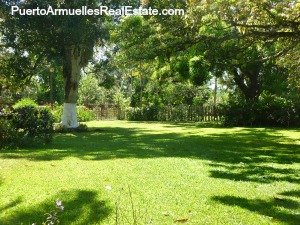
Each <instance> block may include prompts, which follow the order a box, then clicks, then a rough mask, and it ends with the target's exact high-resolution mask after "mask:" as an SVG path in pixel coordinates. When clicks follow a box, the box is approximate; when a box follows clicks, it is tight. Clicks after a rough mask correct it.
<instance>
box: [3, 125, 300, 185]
mask: <svg viewBox="0 0 300 225" xmlns="http://www.w3.org/2000/svg"><path fill="white" fill-rule="evenodd" d="M147 125H149V126H151V123H149V124H148V123H147V124H146V125H145V126H144V127H141V128H140V127H137V128H132V127H131V128H124V127H114V128H112V127H102V128H101V129H102V130H101V132H98V131H91V132H87V133H73V134H58V135H56V137H55V140H54V143H53V144H52V145H51V146H41V147H40V148H36V149H35V148H33V149H19V150H5V151H3V153H2V154H0V159H1V158H4V159H7V158H8V159H28V160H33V161H51V160H63V159H64V158H66V157H77V158H79V159H81V160H110V159H123V158H142V159H143V158H164V157H168V158H170V157H177V158H192V159H199V160H206V161H207V162H209V165H210V166H211V171H210V172H211V176H212V177H215V178H221V179H229V180H243V181H253V182H259V183H270V182H273V181H288V182H294V183H298V182H299V181H300V177H299V175H297V174H299V173H297V171H296V169H291V168H289V167H288V166H290V165H292V164H296V163H299V162H300V157H299V152H300V146H299V145H298V144H296V143H295V144H293V143H294V142H293V141H292V140H289V139H288V138H286V137H282V136H280V130H279V129H274V130H273V129H255V128H253V129H249V128H240V129H230V133H226V132H228V130H227V129H226V130H225V131H226V132H224V130H222V129H221V128H219V129H221V130H219V129H218V128H214V129H216V132H215V133H212V132H208V133H205V129H204V130H201V129H198V128H197V127H196V126H197V125H195V127H194V128H195V129H191V130H190V132H177V133H176V131H174V129H173V126H175V125H173V124H168V123H166V124H163V125H164V126H170V127H165V128H164V130H163V132H164V133H161V134H160V133H157V132H156V131H155V130H151V128H148V129H147ZM190 126H191V125H190ZM295 132H297V130H295ZM283 141H285V142H283ZM0 153H1V152H0ZM273 163H274V164H279V165H280V166H279V167H278V165H275V166H272V165H270V164H273ZM266 164H267V165H266Z"/></svg>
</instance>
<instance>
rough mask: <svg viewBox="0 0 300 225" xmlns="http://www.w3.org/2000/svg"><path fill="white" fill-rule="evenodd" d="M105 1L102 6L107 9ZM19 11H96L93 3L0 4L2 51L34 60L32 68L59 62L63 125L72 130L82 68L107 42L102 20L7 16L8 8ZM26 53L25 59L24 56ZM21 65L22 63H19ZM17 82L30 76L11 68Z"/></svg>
mask: <svg viewBox="0 0 300 225" xmlns="http://www.w3.org/2000/svg"><path fill="white" fill-rule="evenodd" d="M109 3H110V4H113V5H114V3H115V2H112V1H108V2H102V4H107V5H109ZM13 5H15V6H18V7H20V8H22V9H35V8H37V7H39V8H40V9H48V7H49V5H50V6H52V7H53V8H64V9H72V8H81V6H82V5H86V6H89V7H91V8H96V7H97V5H98V4H97V1H95V0H78V1H69V0H65V1H59V0H47V1H43V0H33V1H27V0H25V1H2V2H1V15H2V16H3V19H2V20H1V25H0V27H1V30H0V31H1V33H2V34H3V37H4V38H3V39H4V44H5V49H11V50H12V54H13V57H12V59H13V60H18V58H17V57H19V59H20V57H21V59H22V60H26V59H34V60H35V64H34V67H35V68H36V67H38V66H41V65H42V64H41V62H42V61H43V60H48V61H49V60H51V59H53V58H59V59H60V63H61V65H62V68H63V71H62V73H63V78H64V91H65V92H64V93H65V96H64V110H63V117H62V124H63V125H65V126H67V127H70V128H74V127H77V126H78V122H77V117H76V101H77V92H78V83H79V78H80V72H81V68H82V67H84V66H85V65H87V63H88V61H89V60H90V59H91V58H92V55H93V48H94V46H95V45H96V44H98V43H99V44H101V43H103V41H104V40H106V39H107V38H108V32H107V29H106V26H105V20H106V18H105V16H97V17H96V16H37V15H36V16H22V15H19V14H17V15H16V14H15V15H12V14H10V10H11V6H13ZM25 53H26V57H24V54H25ZM21 62H22V61H21ZM11 69H12V70H14V71H12V72H10V73H8V75H10V74H15V77H16V78H17V80H25V79H28V77H30V76H31V75H32V73H30V72H27V71H26V70H24V67H23V66H22V67H21V66H18V65H15V66H13V67H11Z"/></svg>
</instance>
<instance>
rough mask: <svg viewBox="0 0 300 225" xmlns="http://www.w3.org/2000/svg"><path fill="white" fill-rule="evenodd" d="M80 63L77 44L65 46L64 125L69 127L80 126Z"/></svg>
mask: <svg viewBox="0 0 300 225" xmlns="http://www.w3.org/2000/svg"><path fill="white" fill-rule="evenodd" d="M80 63H81V54H80V48H79V47H76V46H71V47H67V48H65V52H64V61H63V76H64V86H65V103H64V108H63V116H62V125H63V126H66V127H68V128H76V127H78V126H79V124H78V120H77V115H76V111H77V110H76V102H77V95H78V85H79V78H80V70H81V66H80Z"/></svg>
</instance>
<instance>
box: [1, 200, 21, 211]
mask: <svg viewBox="0 0 300 225" xmlns="http://www.w3.org/2000/svg"><path fill="white" fill-rule="evenodd" d="M20 203H22V198H21V197H18V198H16V199H15V200H13V201H11V202H10V203H8V204H6V205H4V206H2V207H0V212H3V211H5V210H7V209H10V208H13V207H15V206H17V205H19V204H20Z"/></svg>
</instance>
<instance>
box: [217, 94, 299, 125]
mask: <svg viewBox="0 0 300 225" xmlns="http://www.w3.org/2000/svg"><path fill="white" fill-rule="evenodd" d="M220 115H221V117H222V120H223V124H224V125H226V126H298V125H300V124H299V117H300V112H299V110H297V107H296V105H295V104H294V103H293V102H292V101H291V100H288V99H286V98H282V97H278V96H275V95H270V94H262V95H261V97H260V99H259V100H258V101H245V100H239V101H229V102H228V103H227V104H225V105H222V106H221V110H220Z"/></svg>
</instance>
